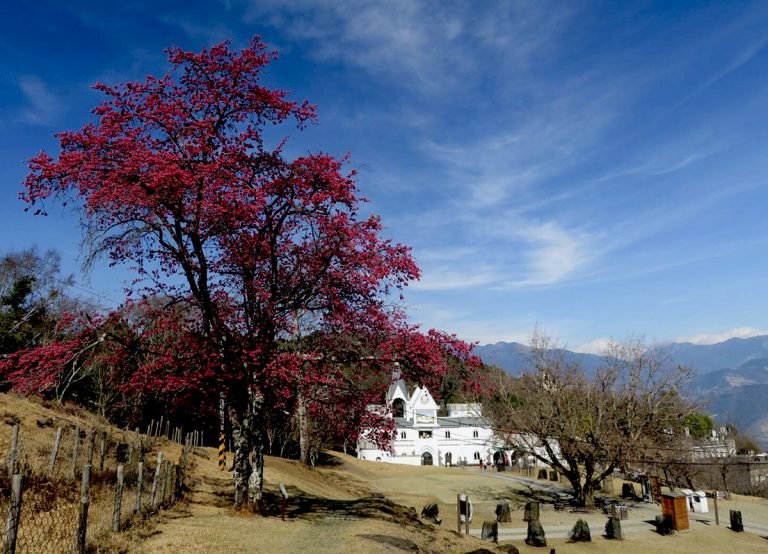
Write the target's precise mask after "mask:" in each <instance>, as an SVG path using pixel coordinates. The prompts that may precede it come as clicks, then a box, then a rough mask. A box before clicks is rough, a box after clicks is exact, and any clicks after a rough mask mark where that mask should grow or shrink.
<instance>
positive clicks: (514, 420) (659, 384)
mask: <svg viewBox="0 0 768 554" xmlns="http://www.w3.org/2000/svg"><path fill="white" fill-rule="evenodd" d="M604 357H605V362H604V364H603V365H602V367H600V368H599V369H598V370H597V371H596V372H595V374H594V376H593V377H588V376H587V375H586V374H585V373H584V371H582V368H581V367H580V366H579V365H578V363H576V362H573V361H570V360H569V359H568V358H567V356H566V352H565V351H564V350H562V349H559V348H556V347H555V345H554V344H553V342H552V341H551V339H550V338H548V337H545V336H542V335H540V334H538V333H535V334H534V335H533V337H532V339H531V361H532V365H533V371H532V372H529V373H525V374H523V375H522V376H521V377H520V378H516V379H515V378H507V379H502V380H501V382H500V383H499V386H498V387H497V390H496V392H495V401H494V402H493V403H494V406H492V407H491V409H490V410H489V411H488V413H489V415H490V417H491V420H492V421H493V423H494V425H495V427H496V429H497V433H498V434H499V435H501V436H504V437H506V440H507V443H508V444H509V446H510V447H514V448H517V449H518V450H525V451H526V452H528V453H530V454H532V455H534V456H535V457H536V458H538V459H539V460H541V461H542V462H544V463H546V464H548V465H549V466H551V467H552V468H553V469H555V470H557V471H558V472H560V473H561V474H562V475H563V476H565V477H566V478H567V479H568V481H569V482H570V484H571V486H572V487H573V492H574V498H575V500H576V502H577V504H578V505H580V506H586V507H594V491H595V489H596V488H598V486H599V483H600V481H601V480H602V479H604V478H605V477H606V476H608V475H610V474H611V473H612V472H613V470H614V469H615V468H617V467H620V466H621V465H622V464H624V463H626V462H627V461H630V460H637V459H640V458H641V457H642V456H643V454H644V453H646V452H648V451H649V450H650V449H652V448H655V447H658V445H659V443H660V442H661V441H664V440H666V439H667V437H669V436H670V433H671V431H672V430H673V429H675V428H676V427H677V426H679V423H678V422H679V420H680V417H681V416H683V415H685V414H686V413H688V411H689V410H690V407H689V405H688V403H687V402H685V401H684V400H683V399H682V398H681V397H680V396H679V394H678V388H679V387H680V385H681V384H682V382H683V381H685V380H686V379H688V378H689V377H690V371H689V370H688V369H687V368H684V367H681V366H676V365H674V364H671V363H670V362H669V360H668V359H667V358H665V357H664V356H663V355H662V354H661V353H660V352H659V351H658V350H657V349H655V348H652V347H648V346H646V345H645V344H643V342H642V341H638V340H629V341H626V342H623V343H612V344H610V345H609V347H608V348H607V350H606V352H605V354H604Z"/></svg>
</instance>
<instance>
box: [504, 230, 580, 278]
mask: <svg viewBox="0 0 768 554" xmlns="http://www.w3.org/2000/svg"><path fill="white" fill-rule="evenodd" d="M520 234H521V236H522V237H523V238H524V239H525V240H526V241H527V242H528V244H529V245H531V246H532V248H531V249H530V250H529V251H528V252H527V253H526V254H525V258H526V259H527V260H528V264H527V275H526V276H525V277H524V278H523V279H520V280H515V281H510V282H508V285H509V286H512V287H529V286H541V285H553V284H555V283H558V282H561V281H563V280H565V279H566V278H568V277H569V276H571V275H573V274H574V273H575V272H576V271H578V270H579V269H580V268H581V267H583V266H584V265H585V264H586V263H587V262H588V261H589V260H590V255H589V252H588V246H587V245H588V244H589V242H590V241H589V237H587V236H585V235H579V234H577V233H574V232H569V231H566V230H565V229H563V228H562V227H561V226H559V225H558V224H557V223H555V222H546V223H543V224H535V225H533V226H530V227H528V228H526V229H522V230H521V231H520Z"/></svg>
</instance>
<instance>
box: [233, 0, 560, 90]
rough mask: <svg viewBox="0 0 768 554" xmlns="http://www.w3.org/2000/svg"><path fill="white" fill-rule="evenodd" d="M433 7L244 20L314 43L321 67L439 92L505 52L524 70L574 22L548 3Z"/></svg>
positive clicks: (341, 1)
mask: <svg viewBox="0 0 768 554" xmlns="http://www.w3.org/2000/svg"><path fill="white" fill-rule="evenodd" d="M435 7H436V5H435V4H432V3H423V2H412V1H410V0H394V1H391V2H375V1H367V2H359V1H357V0H337V1H335V2H323V1H321V0H255V1H253V2H251V4H250V7H249V10H248V12H247V14H246V16H245V19H246V21H247V22H258V23H261V24H264V23H266V24H268V25H270V26H272V27H273V28H275V29H278V30H279V31H281V32H282V33H283V34H285V35H287V36H289V37H291V38H292V39H293V40H300V41H306V42H309V43H310V44H311V45H312V49H311V52H312V54H313V55H314V56H315V57H316V58H318V59H320V60H333V61H343V62H346V63H350V64H354V65H356V66H358V67H361V68H363V69H364V70H365V71H367V72H369V73H374V74H376V73H381V74H384V75H386V76H387V77H392V76H396V77H398V80H399V82H400V85H401V86H403V87H406V88H412V87H416V88H419V89H422V90H427V91H435V90H439V89H440V88H442V87H446V86H447V85H449V84H451V83H453V84H456V83H460V82H462V81H463V80H464V78H466V77H467V76H468V75H472V74H474V73H475V72H476V71H477V68H478V67H479V66H480V65H481V64H479V63H478V59H482V56H481V54H482V52H484V51H485V52H487V51H488V50H492V51H495V52H504V53H506V56H505V59H506V60H507V63H515V64H520V65H525V64H527V63H528V61H529V59H530V57H531V56H532V55H533V53H534V52H536V51H538V50H540V49H541V48H544V47H545V46H546V45H548V44H549V42H550V39H551V37H552V36H553V35H555V34H557V33H558V32H559V30H560V29H561V28H562V27H563V25H564V23H565V22H566V21H567V19H568V16H569V15H570V12H569V10H568V9H565V8H564V7H563V6H562V5H560V7H559V8H558V9H552V6H550V5H549V2H535V3H523V4H514V5H500V6H496V7H495V8H494V9H491V10H484V9H478V8H479V5H476V4H475V5H471V4H465V3H461V2H453V1H449V2H441V3H440V4H439V9H435Z"/></svg>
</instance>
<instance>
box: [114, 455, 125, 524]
mask: <svg viewBox="0 0 768 554" xmlns="http://www.w3.org/2000/svg"><path fill="white" fill-rule="evenodd" d="M122 504H123V464H120V465H119V466H117V487H116V488H115V511H114V512H113V513H112V530H113V531H114V532H115V533H117V532H119V531H120V509H121V507H122Z"/></svg>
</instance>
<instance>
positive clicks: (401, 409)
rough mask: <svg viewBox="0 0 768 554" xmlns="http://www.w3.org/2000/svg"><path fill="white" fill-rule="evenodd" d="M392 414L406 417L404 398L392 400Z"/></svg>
mask: <svg viewBox="0 0 768 554" xmlns="http://www.w3.org/2000/svg"><path fill="white" fill-rule="evenodd" d="M392 415H393V416H395V417H405V401H404V400H403V399H402V398H396V399H395V400H394V401H393V402H392Z"/></svg>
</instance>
